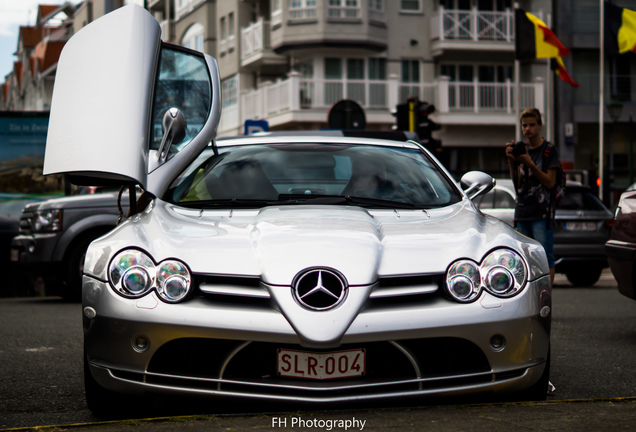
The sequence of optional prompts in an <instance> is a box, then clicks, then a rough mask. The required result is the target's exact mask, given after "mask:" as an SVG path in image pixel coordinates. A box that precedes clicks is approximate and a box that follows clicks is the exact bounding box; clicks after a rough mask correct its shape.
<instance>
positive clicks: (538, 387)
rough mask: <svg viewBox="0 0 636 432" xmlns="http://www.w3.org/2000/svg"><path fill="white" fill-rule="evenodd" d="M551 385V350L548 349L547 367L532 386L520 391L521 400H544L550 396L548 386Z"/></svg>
mask: <svg viewBox="0 0 636 432" xmlns="http://www.w3.org/2000/svg"><path fill="white" fill-rule="evenodd" d="M549 386H550V351H548V358H547V360H546V362H545V369H544V370H543V373H542V374H541V378H539V381H537V382H536V383H534V384H533V385H532V386H531V387H528V388H527V389H525V390H523V391H521V393H519V400H523V401H544V400H546V399H547V397H548V388H549Z"/></svg>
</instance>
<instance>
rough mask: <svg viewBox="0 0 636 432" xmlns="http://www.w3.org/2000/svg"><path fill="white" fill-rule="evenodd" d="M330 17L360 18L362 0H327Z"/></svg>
mask: <svg viewBox="0 0 636 432" xmlns="http://www.w3.org/2000/svg"><path fill="white" fill-rule="evenodd" d="M327 8H328V11H327V16H328V17H329V19H358V18H360V12H361V11H360V9H361V5H360V0H327Z"/></svg>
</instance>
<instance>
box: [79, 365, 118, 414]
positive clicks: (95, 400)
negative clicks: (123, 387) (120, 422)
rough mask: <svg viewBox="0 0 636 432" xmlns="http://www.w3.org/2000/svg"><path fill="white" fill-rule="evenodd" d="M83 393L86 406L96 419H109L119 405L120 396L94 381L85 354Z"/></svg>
mask: <svg viewBox="0 0 636 432" xmlns="http://www.w3.org/2000/svg"><path fill="white" fill-rule="evenodd" d="M84 392H85V394H86V405H87V406H88V409H89V410H91V412H92V413H93V414H95V415H96V416H98V417H109V416H112V415H114V414H115V407H117V406H118V405H119V402H118V401H119V400H120V396H119V395H118V394H117V393H115V392H112V391H110V390H108V389H105V388H104V387H102V386H101V385H99V383H98V382H97V381H95V378H93V374H91V370H90V368H89V366H88V359H87V358H86V354H84Z"/></svg>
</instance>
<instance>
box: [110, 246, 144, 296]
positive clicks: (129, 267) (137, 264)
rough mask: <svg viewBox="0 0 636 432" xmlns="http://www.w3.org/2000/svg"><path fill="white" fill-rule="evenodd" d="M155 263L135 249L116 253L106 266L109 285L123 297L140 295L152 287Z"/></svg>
mask: <svg viewBox="0 0 636 432" xmlns="http://www.w3.org/2000/svg"><path fill="white" fill-rule="evenodd" d="M154 274H155V264H154V263H153V261H152V260H151V259H150V257H149V256H148V255H146V254H145V253H143V252H141V251H140V250H137V249H127V250H123V251H121V252H120V253H118V254H117V255H116V256H115V258H113V260H112V261H111V263H110V266H109V268H108V278H109V280H110V283H111V285H112V286H113V288H114V289H115V291H117V292H118V293H119V294H121V295H123V296H124V297H141V296H143V295H145V294H147V293H148V292H149V291H150V290H151V289H152V287H153V284H154Z"/></svg>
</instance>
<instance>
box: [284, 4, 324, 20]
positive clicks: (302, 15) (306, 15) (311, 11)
mask: <svg viewBox="0 0 636 432" xmlns="http://www.w3.org/2000/svg"><path fill="white" fill-rule="evenodd" d="M317 16H318V11H317V9H316V6H310V7H304V8H290V9H289V20H290V21H302V20H307V19H315V18H316V17H317Z"/></svg>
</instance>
